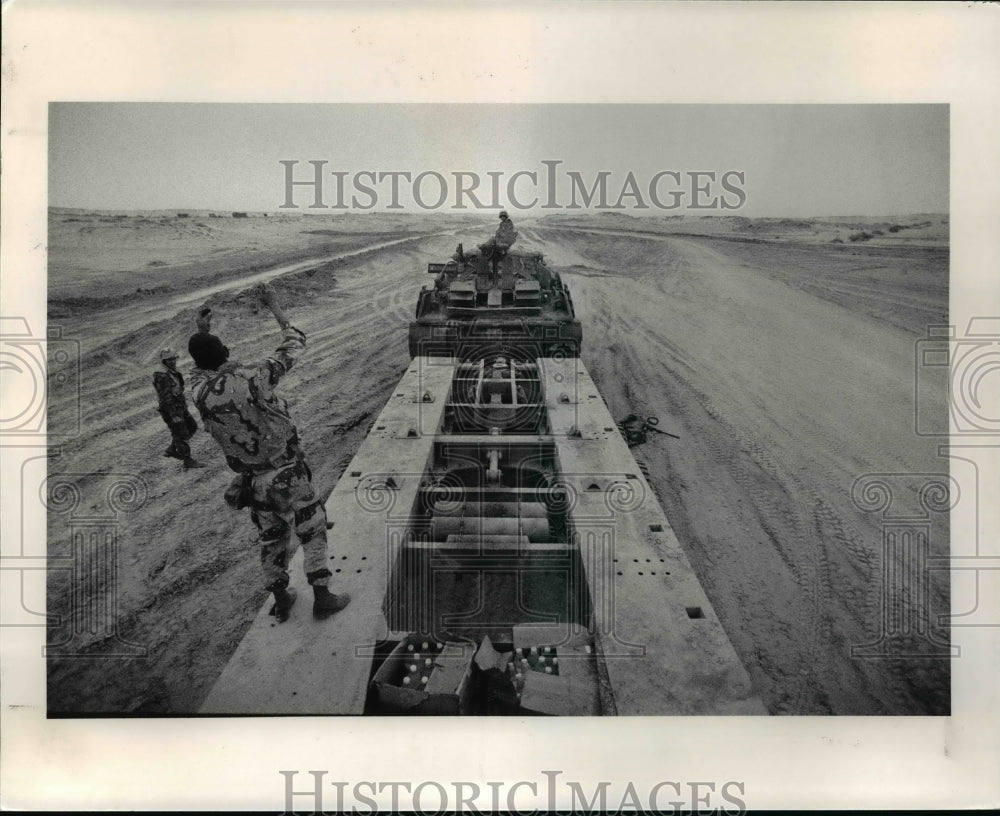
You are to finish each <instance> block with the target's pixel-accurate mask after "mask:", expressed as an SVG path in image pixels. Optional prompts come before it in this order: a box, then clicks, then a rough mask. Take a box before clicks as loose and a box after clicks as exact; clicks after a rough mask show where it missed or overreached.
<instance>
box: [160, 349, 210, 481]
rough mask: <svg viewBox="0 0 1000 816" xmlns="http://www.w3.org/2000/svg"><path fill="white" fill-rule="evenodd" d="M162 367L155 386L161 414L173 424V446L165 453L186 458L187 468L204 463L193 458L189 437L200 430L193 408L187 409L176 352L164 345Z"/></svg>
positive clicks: (185, 467) (198, 466) (165, 420)
mask: <svg viewBox="0 0 1000 816" xmlns="http://www.w3.org/2000/svg"><path fill="white" fill-rule="evenodd" d="M160 362H161V363H162V365H161V367H160V368H159V369H158V370H157V371H154V372H153V387H154V388H155V389H156V396H157V399H158V400H159V403H160V406H159V410H160V416H161V417H163V421H164V422H166V423H167V427H168V428H170V435H171V437H173V439H172V441H171V443H170V447H169V448H167V449H166V450H165V451H164V452H163V455H164V456H171V457H173V458H174V459H180V460H181V461H182V462H184V469H185V470H190V469H191V468H203V467H205V466H204V465H203V464H202V463H201V462H197V461H195V460H194V459H192V458H191V446H190V445H189V444H188V440H189V439H190V438H191V437H192V436H193V435H194V432H195V431H197V430H198V423H197V422H195V420H194V417H193V416H191V412H190V411H188V407H187V400H186V399H185V398H184V377H183V376H182V375H181V373H180V372H179V371H178V370H177V352H176V351H174V350H173V349H169V348H165V349H163V351H161V352H160Z"/></svg>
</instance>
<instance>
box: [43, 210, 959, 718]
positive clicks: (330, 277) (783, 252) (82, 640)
mask: <svg viewBox="0 0 1000 816" xmlns="http://www.w3.org/2000/svg"><path fill="white" fill-rule="evenodd" d="M515 221H517V222H518V223H517V225H518V228H519V229H520V237H519V239H518V247H520V248H532V249H538V250H540V251H542V252H543V253H544V254H545V256H546V258H547V260H548V262H549V264H550V265H551V266H553V267H554V268H555V269H557V270H558V271H559V272H560V273H561V274H562V276H563V280H564V282H565V283H566V284H567V285H568V286H569V287H570V289H571V291H572V294H573V298H574V302H575V304H576V308H577V314H578V317H579V319H580V320H581V323H582V325H583V338H584V339H583V349H582V355H581V356H582V358H583V360H584V362H585V363H586V365H587V367H588V369H589V370H590V372H591V374H592V375H593V376H594V378H595V380H596V382H597V383H598V385H599V386H600V388H601V392H602V395H603V397H604V399H605V401H606V402H607V404H608V406H609V408H610V409H611V412H612V414H613V415H614V416H615V417H616V418H621V417H624V416H625V415H626V414H629V413H636V414H640V415H643V416H656V417H658V418H659V421H660V426H659V427H660V428H662V429H664V430H666V431H669V432H670V433H671V434H675V435H676V436H677V437H679V438H673V437H670V436H664V435H655V434H654V435H652V436H651V438H650V439H649V441H648V442H646V443H645V444H643V445H641V446H639V447H637V448H635V449H634V453H635V455H636V458H637V459H638V460H639V461H640V462H641V463H643V464H644V465H645V466H646V467H647V468H648V472H649V474H650V481H651V483H652V485H653V487H654V489H655V491H656V493H657V496H658V498H659V500H660V502H661V504H662V506H663V508H664V510H665V511H666V513H667V516H668V518H669V519H670V522H671V525H672V526H673V528H674V530H675V532H676V533H677V535H678V538H679V540H680V542H681V544H682V545H683V546H684V548H685V550H686V552H687V555H688V557H689V559H690V560H691V562H692V564H693V565H694V567H695V569H696V571H697V573H698V576H699V578H700V580H701V582H702V584H703V586H704V588H705V590H706V592H707V594H708V596H709V598H710V600H711V602H712V604H713V606H714V608H715V611H716V612H717V614H718V615H719V618H720V620H721V621H722V623H723V625H724V626H725V628H726V631H727V632H728V634H729V636H730V638H731V640H732V642H733V645H734V646H735V648H736V650H737V652H738V654H739V656H740V658H741V659H742V661H743V663H744V665H745V666H746V667H747V670H748V672H749V674H750V677H751V680H752V681H753V683H754V685H755V687H756V689H757V691H758V693H759V695H760V697H761V698H762V699H763V701H764V702H765V704H766V706H767V708H768V710H769V711H770V713H772V714H839V715H847V714H910V715H914V714H943V713H947V712H948V711H949V706H950V694H949V667H948V661H946V660H942V659H933V658H906V659H902V658H880V659H870V658H862V657H858V656H856V655H855V656H852V651H851V647H852V646H859V645H863V644H866V643H871V642H874V641H876V640H877V639H878V636H879V632H880V631H881V629H882V627H883V617H882V614H881V611H880V610H881V608H882V603H883V600H884V598H883V575H884V574H885V571H886V570H898V569H900V568H901V567H902V566H905V565H900V564H892V563H885V562H884V559H883V550H882V532H883V531H882V527H881V521H882V520H881V517H880V516H879V515H878V514H877V513H871V512H866V511H864V510H862V509H860V508H859V507H858V506H857V505H856V504H855V502H854V501H853V500H852V497H851V489H852V485H853V484H854V482H855V480H856V479H857V478H858V477H861V476H863V475H864V474H868V473H904V474H911V473H943V472H947V470H948V465H947V460H946V459H943V458H941V457H940V456H939V455H938V451H937V447H938V444H939V440H938V439H935V438H927V437H921V436H918V435H917V434H916V433H915V431H914V416H915V412H916V411H918V410H919V411H924V412H929V413H930V414H933V415H935V416H938V417H944V416H945V412H946V410H947V403H946V391H945V383H944V382H943V380H932V379H925V380H922V381H921V385H922V387H921V388H920V389H916V388H915V378H916V376H917V374H916V373H915V368H914V360H915V354H914V350H915V344H916V343H917V342H918V341H919V340H920V339H921V338H922V337H924V336H925V335H926V328H927V326H929V325H935V324H942V323H946V322H947V316H948V312H947V309H948V257H949V256H948V224H947V218H946V217H945V216H941V215H917V216H908V217H896V218H884V219H879V218H822V219H819V218H817V219H756V220H753V219H746V218H694V217H682V218H662V217H657V218H632V217H629V216H625V215H555V216H547V217H544V218H540V219H537V220H534V221H531V220H527V219H521V220H519V219H518V218H517V217H516V214H515ZM492 228H493V225H492V222H491V221H489V220H487V219H486V218H485V217H472V216H462V217H459V216H443V215H442V216H407V215H398V216H396V215H394V216H387V215H374V214H372V215H341V216H326V215H322V216H292V215H280V214H279V215H276V214H269V215H268V216H267V217H265V216H264V215H263V214H260V213H256V214H255V213H251V214H249V217H246V218H233V217H232V214H230V213H224V214H217V213H207V212H195V211H189V212H185V213H183V214H181V213H178V212H169V213H165V212H155V213H91V212H81V211H71V210H54V211H52V212H51V213H50V235H49V247H48V253H49V255H48V257H49V267H48V286H49V323H50V327H51V326H59V327H61V330H62V336H63V338H68V339H72V340H75V341H78V342H79V344H80V361H81V376H80V378H79V401H78V402H77V400H76V395H75V393H74V392H75V389H65V388H63V389H52V394H53V398H52V400H51V401H50V405H49V418H48V421H49V429H50V432H52V433H55V434H60V433H62V434H65V436H63V437H60V445H59V448H58V455H54V456H53V457H52V458H51V459H50V462H49V472H50V481H51V480H52V477H53V476H56V475H58V474H75V476H73V477H72V478H73V479H74V480H75V483H76V484H77V486H78V489H79V490H80V493H81V497H82V498H81V500H80V507H81V508H82V510H81V512H83V511H85V510H88V509H89V510H92V511H93V512H95V513H96V512H101V511H102V508H103V510H104V511H105V512H106V504H107V501H106V495H107V491H108V489H109V484H110V483H111V482H113V481H114V480H115V479H116V478H117V477H116V476H114V475H113V474H127V475H129V476H131V477H133V478H134V479H135V480H137V483H138V484H141V485H142V488H143V490H142V491H141V492H143V496H141V497H140V498H141V500H140V501H137V502H136V503H135V506H131V507H128V508H125V509H122V510H120V511H118V512H117V515H116V516H115V530H116V535H117V538H116V542H117V543H116V548H117V569H116V571H114V572H107V571H102V572H99V571H96V570H95V571H93V572H90V571H88V570H82V571H81V570H77V571H76V572H75V573H74V572H73V571H70V570H55V569H53V570H50V574H49V578H48V607H49V613H50V614H52V615H57V616H61V617H60V618H59V621H60V623H59V624H58V625H54V626H52V627H50V631H49V640H50V643H63V642H66V641H69V642H70V643H71V648H70V647H65V646H63V647H61V649H62V651H63V652H64V653H65V652H67V651H70V652H73V655H72V656H63V657H52V658H50V662H49V680H48V706H49V713H50V715H55V716H59V715H68V716H76V715H81V714H111V715H156V714H184V713H192V712H195V711H197V709H198V706H199V704H200V702H201V701H202V700H203V699H204V697H205V696H206V695H207V693H208V691H209V689H210V687H211V685H212V683H213V682H214V680H215V679H216V677H217V676H218V675H219V673H220V672H221V670H222V668H223V666H224V665H225V663H226V662H227V660H228V659H229V656H230V655H231V654H232V652H233V651H234V649H235V648H236V645H237V644H238V643H239V641H240V639H241V636H242V634H243V632H244V631H245V630H246V628H247V627H248V626H249V624H250V621H251V620H252V618H253V616H254V615H255V614H256V612H257V610H258V609H259V608H260V606H261V604H262V603H263V602H264V601H265V593H264V592H263V590H262V589H261V588H260V581H259V573H258V570H259V568H258V565H257V547H256V530H255V528H254V527H253V525H252V524H251V522H250V519H249V516H248V514H247V513H246V512H245V511H244V512H242V513H238V512H234V511H230V510H228V509H227V508H226V506H225V505H224V504H223V501H222V492H223V490H224V489H225V487H226V486H227V484H228V483H229V480H230V478H231V474H230V472H229V471H228V469H227V468H226V466H225V463H224V461H223V460H222V457H221V454H220V453H219V451H218V449H217V447H216V446H215V444H214V442H213V441H212V440H211V439H210V438H208V437H207V435H206V434H204V433H203V432H199V433H198V434H196V435H195V437H194V439H193V440H192V450H193V453H194V455H195V457H196V458H198V459H201V460H202V461H204V462H206V463H207V465H208V466H207V467H206V468H205V469H202V470H195V471H189V472H185V471H183V470H182V468H181V465H180V463H179V462H177V461H176V460H173V459H167V458H164V457H163V456H162V455H161V454H162V451H163V449H164V448H165V447H166V446H167V444H168V443H169V441H170V439H169V433H168V431H167V428H166V426H165V425H164V424H163V422H162V421H161V419H160V417H159V416H158V414H157V411H156V398H155V394H154V392H153V388H152V383H151V377H152V371H153V369H154V368H155V367H156V366H157V364H158V357H157V355H158V351H159V349H161V348H162V347H164V346H172V347H173V348H175V349H177V350H178V351H180V352H181V361H180V368H181V370H182V371H186V370H187V369H188V368H189V367H190V365H191V363H190V360H189V359H188V358H187V355H186V344H187V338H188V336H189V335H190V333H191V332H192V330H193V320H194V315H195V314H196V311H197V309H198V307H200V306H202V305H203V304H207V305H209V306H211V307H212V308H213V310H214V313H215V322H214V325H213V331H215V333H217V334H219V335H220V336H221V337H222V338H223V339H224V340H225V341H226V343H227V344H228V345H229V347H230V348H231V349H232V355H233V358H234V359H241V360H252V359H260V358H263V357H265V356H266V355H267V354H268V353H269V352H270V350H271V349H272V348H273V347H274V345H276V343H277V340H278V332H277V330H276V326H275V324H274V322H273V320H272V319H271V317H270V315H268V314H267V313H266V312H262V311H260V310H259V308H258V307H257V305H256V303H255V301H254V299H253V298H252V297H251V296H250V295H249V292H248V288H249V286H250V284H251V283H253V282H255V281H257V280H262V279H274V282H275V288H276V289H277V292H278V294H279V297H280V299H281V300H282V302H283V304H285V306H286V311H287V312H288V313H289V315H290V317H291V318H292V320H293V322H294V323H295V324H296V325H297V326H299V327H300V328H301V329H302V330H303V331H304V332H305V333H306V334H307V336H308V338H309V347H308V350H307V352H306V354H305V356H304V358H303V360H302V362H301V363H300V365H299V366H298V367H297V368H296V369H294V370H293V371H292V372H291V373H290V374H289V375H288V377H287V379H286V381H285V383H284V386H283V388H284V393H285V395H286V396H287V397H288V399H289V402H290V404H291V406H292V412H293V416H294V417H295V418H296V419H297V422H298V425H299V430H300V434H301V437H302V440H303V444H304V449H305V452H306V456H307V458H308V460H309V462H310V464H311V466H312V469H313V472H314V477H315V478H314V481H315V483H316V485H317V488H318V490H319V492H320V493H321V495H323V496H324V497H325V495H326V494H328V493H329V492H330V491H331V490H332V488H333V486H334V484H335V483H336V481H337V479H338V478H339V477H340V475H341V473H342V471H343V469H344V467H345V466H346V464H347V463H348V462H349V460H350V459H351V457H352V455H353V453H354V451H355V450H356V449H357V447H358V446H359V444H360V443H361V440H362V439H363V438H364V435H365V433H366V432H367V429H368V427H369V425H370V423H371V421H372V420H373V419H374V417H375V415H376V414H377V412H378V411H379V409H380V408H381V407H382V405H383V404H384V402H385V400H386V399H387V398H388V396H389V395H390V393H391V391H392V390H393V387H394V385H395V383H396V381H397V379H398V377H399V375H400V374H401V373H402V372H403V371H404V370H405V369H406V367H407V364H408V354H407V341H406V335H407V331H406V330H407V324H408V323H409V321H410V319H411V316H412V314H413V309H414V305H415V302H416V295H417V292H418V291H419V289H420V287H421V285H424V284H426V283H428V282H429V281H430V278H429V276H428V275H427V274H426V265H427V263H428V262H432V261H439V260H441V259H443V258H445V257H447V256H448V255H450V254H451V252H452V250H453V248H454V246H455V244H456V243H457V242H458V241H464V242H466V244H467V245H468V244H469V243H474V242H476V241H477V240H483V239H484V238H485V237H486V236H487V235H488V234H489V233H490V232H491V231H492ZM918 399H919V400H920V405H919V406H918V405H916V403H915V400H918ZM77 419H79V431H78V432H76V431H74V430H73V428H74V427H75V425H74V423H75V422H76V420H77ZM53 452H54V453H55V450H54V451H53ZM934 523H935V525H936V526H935V529H934V530H933V535H932V537H931V548H932V552H931V554H932V555H946V554H947V551H948V530H947V523H946V517H943V518H941V519H938V520H937V521H935V522H934ZM70 539H71V536H70V525H69V522H68V520H67V516H66V515H65V514H62V513H57V512H52V513H50V514H49V521H48V542H49V555H50V557H51V558H54V559H59V558H62V557H65V556H69V555H71V553H72V550H71V546H72V545H71V540H70ZM928 576H929V578H928V581H929V583H928V584H927V593H928V595H927V598H926V600H921V599H907V598H902V599H901V598H893V599H890V600H891V601H892V602H893V603H904V605H906V606H907V608H908V609H910V611H911V612H912V613H913V614H914V615H916V616H917V617H921V616H922V617H921V619H927V620H929V621H930V624H929V625H930V626H931V627H932V629H933V630H934V635H935V637H937V638H938V639H941V640H946V639H947V633H946V632H944V631H941V630H940V629H939V628H938V627H937V623H936V621H937V618H936V616H937V615H938V614H942V613H945V612H947V611H948V602H949V599H948V576H947V574H946V573H944V572H932V573H928ZM98 598H101V599H105V600H106V602H107V603H108V604H109V606H108V609H110V612H109V613H108V615H109V616H107V617H106V621H107V622H108V623H107V624H106V625H103V626H97V627H93V628H92V629H91V630H86V629H85V628H84V630H82V631H75V632H73V631H71V630H70V628H71V627H72V626H73V625H74V623H73V621H74V620H76V618H74V615H73V610H74V609H75V608H78V607H79V606H80V604H84V605H86V604H89V603H92V602H93V601H94V600H95V599H98ZM928 605H929V606H928ZM932 613H933V614H932ZM78 617H79V616H77V618H78ZM111 621H113V626H112V625H111V624H110V622H111ZM78 628H79V627H78ZM123 643H126V644H128V647H127V649H123V646H122V644H123ZM123 650H124V651H127V652H130V653H140V655H141V656H131V657H116V656H114V655H116V654H121V653H122V652H123Z"/></svg>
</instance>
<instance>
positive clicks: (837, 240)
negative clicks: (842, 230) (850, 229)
mask: <svg viewBox="0 0 1000 816" xmlns="http://www.w3.org/2000/svg"><path fill="white" fill-rule="evenodd" d="M830 243H831V244H842V243H844V240H843V238H834V239H833V240H832V241H830Z"/></svg>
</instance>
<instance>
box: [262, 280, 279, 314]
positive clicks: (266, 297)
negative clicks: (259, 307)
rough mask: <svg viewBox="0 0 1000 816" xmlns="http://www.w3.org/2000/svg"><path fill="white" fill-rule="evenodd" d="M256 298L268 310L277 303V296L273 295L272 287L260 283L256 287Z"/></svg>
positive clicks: (268, 284)
mask: <svg viewBox="0 0 1000 816" xmlns="http://www.w3.org/2000/svg"><path fill="white" fill-rule="evenodd" d="M257 297H258V298H260V302H261V303H263V304H264V305H265V306H267V307H268V308H269V309H270V308H271V307H273V306H274V304H275V303H277V302H278V298H277V295H275V293H274V287H273V286H271V284H270V283H261V284H259V285H258V286H257Z"/></svg>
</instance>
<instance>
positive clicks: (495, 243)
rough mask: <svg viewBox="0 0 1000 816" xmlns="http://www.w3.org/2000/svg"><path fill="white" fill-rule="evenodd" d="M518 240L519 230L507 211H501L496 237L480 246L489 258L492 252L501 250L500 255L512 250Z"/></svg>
mask: <svg viewBox="0 0 1000 816" xmlns="http://www.w3.org/2000/svg"><path fill="white" fill-rule="evenodd" d="M516 240H517V230H516V229H514V222H513V221H511V220H510V217H509V216H508V215H507V211H506V210H501V211H500V226H499V227H497V232H496V235H494V236H493V237H492V238H490V240H489V241H487V242H486V243H485V244H480V245H479V248H480V249H481V250H482V251H483V252H484V253H486V254H487V255H488V256H492V255H493V252H492V250H495V249H498V250H501V253H500V254H503V253H505V252H506V251H507V250H508V249H510V248H511V247H512V246H513V245H514V242H515V241H516Z"/></svg>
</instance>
